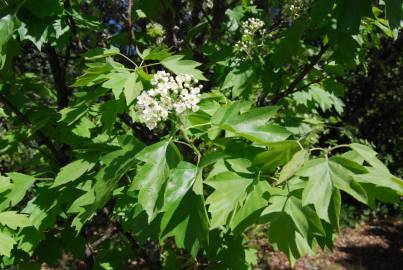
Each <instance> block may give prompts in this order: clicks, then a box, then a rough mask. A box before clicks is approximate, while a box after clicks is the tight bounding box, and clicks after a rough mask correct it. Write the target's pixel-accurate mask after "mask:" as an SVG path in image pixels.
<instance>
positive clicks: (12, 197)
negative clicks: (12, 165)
mask: <svg viewBox="0 0 403 270" xmlns="http://www.w3.org/2000/svg"><path fill="white" fill-rule="evenodd" d="M7 175H8V176H9V177H10V178H11V180H12V181H10V178H7V177H3V176H0V198H1V200H0V211H1V210H4V209H7V208H8V207H10V206H11V207H12V206H15V205H17V204H18V203H19V202H20V201H21V200H22V199H23V198H24V196H25V193H26V192H27V190H28V189H29V188H30V187H31V186H32V184H33V183H34V181H35V178H34V177H32V176H29V175H25V174H21V173H16V172H14V173H8V174H7Z"/></svg>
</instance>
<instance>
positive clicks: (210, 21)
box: [201, 8, 214, 29]
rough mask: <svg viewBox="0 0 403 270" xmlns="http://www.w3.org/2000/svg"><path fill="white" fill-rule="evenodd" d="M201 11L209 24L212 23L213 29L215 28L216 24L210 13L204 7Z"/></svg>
mask: <svg viewBox="0 0 403 270" xmlns="http://www.w3.org/2000/svg"><path fill="white" fill-rule="evenodd" d="M201 12H202V13H203V16H204V17H205V18H206V20H207V22H208V24H209V25H210V27H211V29H213V27H214V24H213V21H212V20H211V19H210V17H209V15H208V14H207V12H206V11H205V10H204V9H203V8H202V9H201Z"/></svg>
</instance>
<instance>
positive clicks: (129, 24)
mask: <svg viewBox="0 0 403 270" xmlns="http://www.w3.org/2000/svg"><path fill="white" fill-rule="evenodd" d="M132 8H133V1H132V0H128V3H127V27H128V28H129V29H128V31H129V45H130V47H131V46H134V44H135V43H136V36H135V34H134V30H133V21H132Z"/></svg>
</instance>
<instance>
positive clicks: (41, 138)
mask: <svg viewBox="0 0 403 270" xmlns="http://www.w3.org/2000/svg"><path fill="white" fill-rule="evenodd" d="M0 103H3V104H4V106H6V107H7V108H8V109H9V110H11V111H12V112H13V113H15V115H16V116H17V118H18V119H19V120H20V121H21V122H22V123H23V124H24V125H25V126H26V127H27V128H29V129H31V128H32V123H31V122H30V121H29V119H28V118H27V117H26V116H25V115H24V114H23V113H22V112H21V111H20V110H19V109H18V108H17V107H16V106H14V104H12V103H11V102H10V101H9V100H7V98H6V97H4V96H3V95H1V94H0ZM36 136H37V138H38V144H39V145H42V144H43V145H45V146H46V147H47V148H49V150H50V152H51V153H52V155H53V156H54V158H55V160H56V163H57V164H58V165H64V164H65V158H64V155H63V154H62V153H60V151H58V150H57V149H56V147H55V146H54V145H53V143H52V141H51V140H50V139H49V137H47V136H46V135H45V134H44V133H42V131H40V130H37V131H36Z"/></svg>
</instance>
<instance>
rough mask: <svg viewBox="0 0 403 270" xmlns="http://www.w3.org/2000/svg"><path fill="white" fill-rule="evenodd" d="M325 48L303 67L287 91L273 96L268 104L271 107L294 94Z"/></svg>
mask: <svg viewBox="0 0 403 270" xmlns="http://www.w3.org/2000/svg"><path fill="white" fill-rule="evenodd" d="M327 48H328V45H326V46H323V47H321V49H320V51H319V53H318V54H317V55H315V56H314V57H313V58H312V60H311V62H310V63H309V64H307V65H306V66H305V67H303V69H302V72H301V73H300V74H299V75H298V76H297V77H296V78H295V79H294V80H293V81H292V82H291V83H290V85H289V86H288V88H287V90H285V91H284V92H281V93H279V94H278V95H277V96H275V97H274V99H272V100H271V102H270V103H271V104H272V105H275V104H277V103H278V102H279V101H280V100H282V99H283V98H285V97H287V96H288V95H291V94H292V93H294V91H295V88H296V87H297V85H298V84H299V83H300V82H301V81H302V80H303V79H304V78H305V76H306V75H308V74H309V72H311V70H312V69H313V67H314V66H315V65H316V64H317V63H318V62H319V61H320V59H321V58H322V56H323V54H324V53H325V52H326V50H327Z"/></svg>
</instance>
